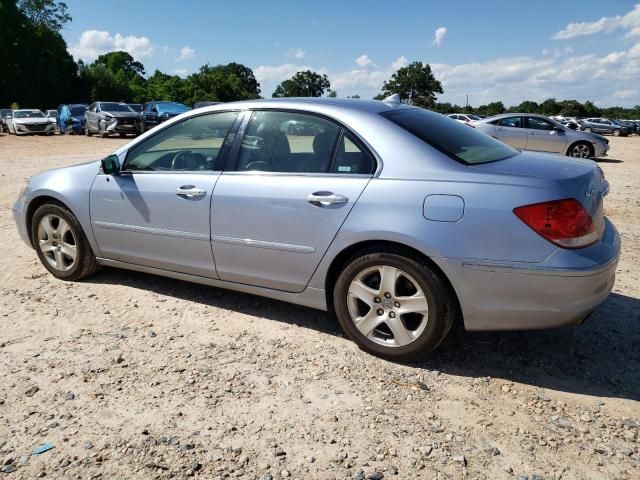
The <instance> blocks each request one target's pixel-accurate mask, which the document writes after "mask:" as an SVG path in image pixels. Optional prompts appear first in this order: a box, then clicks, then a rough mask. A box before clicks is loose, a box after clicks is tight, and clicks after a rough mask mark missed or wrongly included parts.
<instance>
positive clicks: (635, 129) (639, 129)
mask: <svg viewBox="0 0 640 480" xmlns="http://www.w3.org/2000/svg"><path fill="white" fill-rule="evenodd" d="M616 122H618V123H619V124H620V125H624V126H625V127H629V128H630V129H631V133H637V134H639V135H640V123H639V122H634V121H633V120H616Z"/></svg>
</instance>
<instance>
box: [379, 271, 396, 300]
mask: <svg viewBox="0 0 640 480" xmlns="http://www.w3.org/2000/svg"><path fill="white" fill-rule="evenodd" d="M379 272H380V292H381V293H383V294H384V293H385V292H389V293H391V296H395V294H396V280H397V279H398V269H397V268H395V267H390V266H389V265H382V266H381V267H380V269H379Z"/></svg>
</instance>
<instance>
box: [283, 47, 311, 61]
mask: <svg viewBox="0 0 640 480" xmlns="http://www.w3.org/2000/svg"><path fill="white" fill-rule="evenodd" d="M306 55H307V52H306V51H304V50H302V49H301V48H291V49H289V51H288V52H287V56H288V57H293V58H297V59H299V60H300V59H302V58H304V57H305V56H306Z"/></svg>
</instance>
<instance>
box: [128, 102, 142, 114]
mask: <svg viewBox="0 0 640 480" xmlns="http://www.w3.org/2000/svg"><path fill="white" fill-rule="evenodd" d="M127 105H129V108H131V110H133V111H134V112H138V113H140V112H142V108H143V107H142V104H141V103H127Z"/></svg>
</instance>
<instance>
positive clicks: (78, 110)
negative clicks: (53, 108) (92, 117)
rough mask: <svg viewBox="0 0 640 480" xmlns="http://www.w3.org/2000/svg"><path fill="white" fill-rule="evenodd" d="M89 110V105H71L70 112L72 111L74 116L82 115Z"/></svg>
mask: <svg viewBox="0 0 640 480" xmlns="http://www.w3.org/2000/svg"><path fill="white" fill-rule="evenodd" d="M86 111H87V107H71V108H70V109H69V112H71V116H72V117H80V116H82V115H84V112H86Z"/></svg>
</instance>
